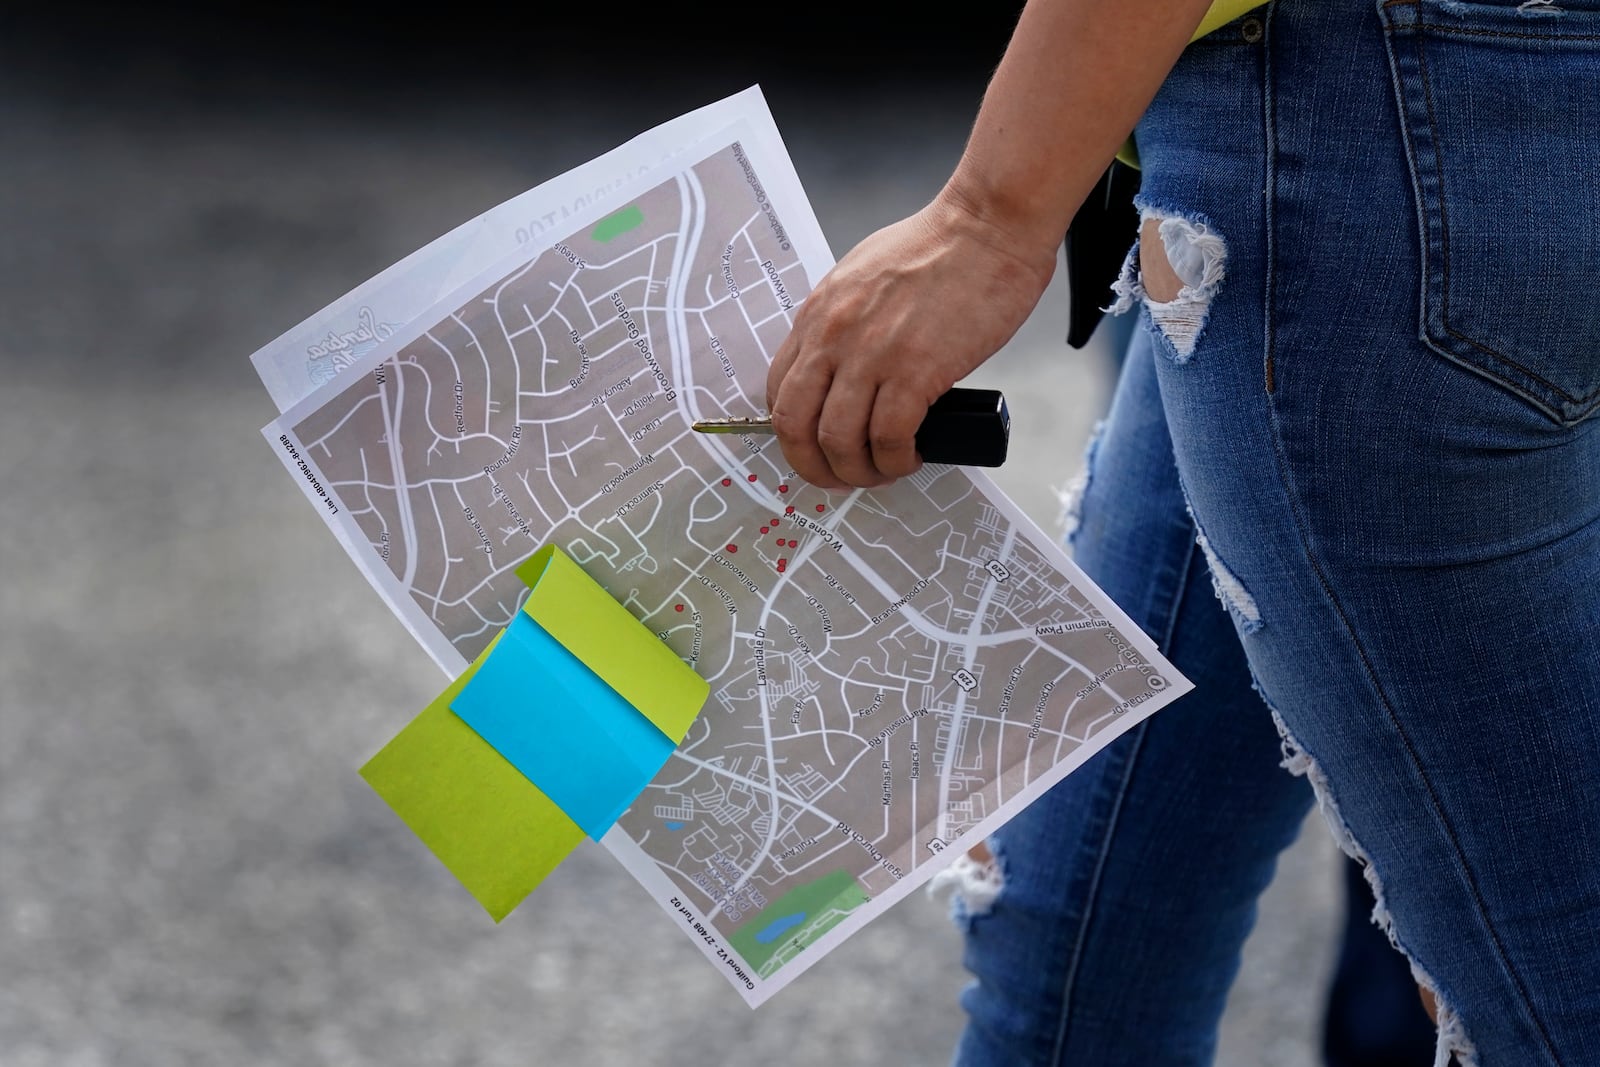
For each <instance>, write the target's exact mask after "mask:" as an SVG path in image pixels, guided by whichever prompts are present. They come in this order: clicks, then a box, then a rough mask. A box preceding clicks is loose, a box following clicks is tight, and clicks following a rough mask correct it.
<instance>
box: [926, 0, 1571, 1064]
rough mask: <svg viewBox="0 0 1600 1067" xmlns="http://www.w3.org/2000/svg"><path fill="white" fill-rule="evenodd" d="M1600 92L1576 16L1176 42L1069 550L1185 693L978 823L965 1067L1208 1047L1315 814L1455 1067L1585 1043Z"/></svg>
mask: <svg viewBox="0 0 1600 1067" xmlns="http://www.w3.org/2000/svg"><path fill="white" fill-rule="evenodd" d="M1597 115H1600V0H1575V2H1568V0H1553V2H1546V0H1531V2H1527V3H1521V4H1519V3H1518V2H1517V0H1506V2H1496V3H1470V2H1461V0H1387V2H1382V3H1379V4H1376V5H1375V4H1374V3H1373V2H1372V0H1276V2H1274V3H1272V4H1271V5H1269V6H1268V7H1265V8H1262V9H1259V10H1258V11H1257V12H1256V13H1254V14H1253V15H1252V16H1249V17H1247V18H1246V19H1245V20H1242V21H1241V22H1238V23H1235V24H1234V25H1232V26H1229V27H1225V28H1223V29H1222V30H1220V31H1218V33H1217V34H1215V35H1213V36H1212V37H1210V38H1208V39H1206V40H1205V41H1202V42H1200V43H1198V44H1196V45H1194V46H1191V48H1190V49H1189V50H1188V51H1187V52H1186V53H1185V55H1184V57H1183V58H1182V60H1181V61H1180V62H1179V64H1178V67H1177V68H1176V69H1175V70H1174V72H1173V74H1172V76H1171V77H1170V78H1169V79H1168V81H1167V84H1166V85H1165V86H1164V87H1163V89H1162V91H1161V93H1160V94H1159V96H1158V97H1157V99H1156V101H1155V103H1154V104H1153V105H1152V106H1151V108H1150V110H1149V112H1148V113H1147V114H1146V116H1145V118H1144V119H1143V120H1142V122H1141V124H1140V126H1139V129H1138V131H1137V137H1138V143H1139V149H1140V156H1141V160H1142V163H1143V169H1144V185H1143V190H1142V192H1141V194H1140V197H1141V207H1142V209H1143V212H1144V215H1145V218H1146V219H1147V220H1148V222H1147V226H1146V229H1145V230H1144V232H1145V233H1146V234H1147V238H1148V239H1147V240H1146V242H1145V243H1146V244H1147V245H1149V244H1151V242H1152V240H1153V239H1154V237H1155V236H1156V235H1159V238H1160V246H1159V247H1158V248H1157V247H1147V248H1145V249H1143V250H1140V249H1136V250H1135V253H1134V254H1133V255H1132V256H1130V261H1129V265H1128V269H1127V271H1126V272H1125V274H1124V277H1123V279H1122V280H1121V282H1119V286H1118V289H1119V292H1120V293H1121V295H1122V301H1121V302H1122V303H1123V304H1125V305H1128V306H1137V307H1138V309H1139V314H1140V315H1141V318H1142V320H1143V328H1142V329H1140V330H1138V331H1136V334H1135V338H1134V341H1133V344H1132V348H1131V350H1130V352H1129V356H1128V360H1127V362H1126V365H1125V367H1124V371H1123V376H1122V378H1121V381H1120V383H1119V386H1118V391H1117V395H1116V398H1115V401H1114V404H1113V409H1112V412H1111V414H1110V417H1109V418H1108V420H1107V425H1106V428H1105V431H1104V434H1103V436H1102V437H1101V438H1100V439H1099V442H1098V445H1097V446H1096V447H1095V448H1094V449H1093V450H1092V459H1091V465H1090V481H1089V484H1088V487H1087V490H1086V492H1085V493H1084V497H1083V500H1082V507H1081V514H1080V517H1079V527H1078V531H1077V534H1076V537H1075V544H1076V551H1077V555H1078V559H1079V562H1080V563H1081V564H1082V565H1083V566H1084V568H1085V569H1086V570H1087V571H1088V572H1089V573H1090V575H1091V576H1093V577H1094V578H1095V579H1096V580H1097V581H1098V582H1100V583H1101V584H1102V585H1103V586H1104V587H1105V589H1106V590H1107V592H1108V593H1110V594H1111V596H1112V597H1113V598H1114V599H1116V600H1117V601H1118V603H1120V604H1121V605H1122V606H1123V607H1124V608H1125V609H1126V610H1127V611H1128V612H1129V614H1130V615H1131V616H1132V617H1133V618H1134V619H1135V620H1137V621H1138V622H1139V623H1140V624H1141V625H1142V626H1144V627H1145V629H1146V630H1147V631H1148V632H1149V633H1150V634H1151V636H1152V637H1153V638H1154V639H1156V640H1157V641H1158V642H1159V643H1160V644H1161V645H1162V647H1163V648H1164V649H1165V650H1166V652H1167V654H1168V655H1169V656H1170V657H1171V658H1172V659H1173V660H1174V661H1175V663H1176V664H1177V665H1178V667H1179V668H1180V669H1182V670H1183V671H1184V672H1185V673H1186V674H1188V675H1189V676H1190V677H1191V678H1192V679H1194V680H1195V682H1196V684H1197V689H1196V692H1195V693H1193V694H1192V695H1190V696H1189V697H1186V698H1185V699H1184V700H1182V701H1180V702H1179V703H1177V704H1175V705H1174V706H1173V707H1171V708H1168V709H1166V710H1164V711H1162V712H1161V713H1159V714H1158V715H1156V716H1155V717H1154V718H1152V719H1151V720H1150V721H1149V722H1147V723H1145V724H1143V725H1141V726H1140V727H1138V728H1136V729H1135V730H1134V731H1132V732H1131V733H1130V734H1129V735H1128V736H1126V737H1124V738H1123V739H1121V740H1120V741H1119V742H1117V743H1116V744H1115V745H1112V746H1110V747H1109V748H1108V749H1107V750H1106V751H1104V752H1103V753H1102V754H1101V755H1099V756H1097V757H1096V758H1095V759H1094V760H1093V761H1091V763H1090V764H1088V765H1087V766H1085V767H1084V768H1083V769H1082V770H1081V771H1079V772H1078V773H1076V774H1074V775H1073V776H1071V777H1070V778H1068V779H1067V780H1066V781H1065V782H1063V783H1062V784H1061V785H1060V786H1059V787H1058V788H1057V789H1055V790H1054V791H1052V792H1051V793H1050V794H1048V795H1047V796H1046V797H1045V798H1043V799H1042V800H1040V801H1039V802H1038V803H1036V804H1034V805H1033V806H1032V807H1031V808H1030V809H1029V810H1028V811H1026V812H1025V813H1024V814H1022V815H1021V816H1020V817H1018V818H1017V819H1015V820H1013V821H1012V822H1011V823H1010V824H1008V825H1007V826H1006V827H1005V828H1004V830H1003V831H1002V832H1001V833H1000V834H998V835H997V836H996V838H995V839H994V841H993V843H992V844H993V849H994V851H995V853H996V855H997V857H998V863H999V866H1000V875H1001V880H1002V888H1001V889H1000V891H999V893H998V895H997V896H995V897H994V899H993V901H992V903H987V902H986V906H984V907H982V908H979V907H971V908H969V909H967V910H966V912H965V913H964V914H963V915H962V922H963V925H964V927H965V929H966V931H967V962H968V966H969V968H970V969H971V970H972V972H973V973H974V975H975V976H976V978H977V981H976V983H975V984H974V985H973V986H972V987H971V988H970V989H969V990H968V991H967V993H966V994H965V996H964V1004H965V1006H966V1008H967V1010H968V1012H969V1015H970V1022H969V1026H968V1029H967V1032H966V1034H965V1035H964V1037H963V1040H962V1044H961V1047H960V1050H959V1051H958V1054H957V1058H958V1061H959V1062H960V1063H963V1064H968V1065H984V1067H986V1065H991V1064H1006V1065H1025V1064H1083V1065H1089V1067H1115V1065H1120V1064H1130V1065H1131V1064H1139V1065H1148V1064H1161V1065H1163V1067H1173V1065H1181V1064H1204V1063H1209V1062H1210V1061H1211V1058H1212V1056H1213V1054H1214V1049H1215V1040H1216V1026H1217V1022H1218V1019H1219V1018H1220V1016H1221V1013H1222V1008H1223V1004H1224V1000H1225V997H1226V993H1227V989H1228V986H1229V983H1230V982H1231V980H1232V978H1233V975H1234V973H1235V971H1236V969H1237V966H1238V961H1239V952H1240V946H1241V944H1242V942H1243V940H1244V938H1245V936H1246V934H1247V933H1248V931H1249V929H1250V926H1251V924H1252V922H1253V919H1254V909H1255V900H1256V898H1257V896H1258V895H1259V893H1260V892H1261V890H1262V889H1263V888H1264V887H1265V886H1266V884H1267V883H1268V881H1269V880H1270V879H1271V876H1272V872H1273V868H1274V864H1275V862H1276V856H1277V854H1278V853H1279V852H1280V851H1281V850H1282V849H1283V848H1284V847H1285V846H1286V845H1287V844H1288V843H1289V842H1290V841H1291V840H1292V839H1293V837H1294V835H1295V831H1296V829H1297V827H1298V825H1299V823H1300V821H1301V819H1302V816H1303V815H1304V813H1305V812H1306V811H1307V810H1308V808H1309V806H1310V805H1311V804H1313V803H1317V804H1319V805H1320V807H1321V809H1322V811H1323V814H1324V815H1326V816H1327V819H1328V822H1329V825H1330V827H1331V828H1332V829H1333V831H1334V834H1335V837H1336V838H1337V839H1338V841H1339V843H1340V845H1341V846H1342V847H1344V848H1345V850H1346V851H1348V852H1350V853H1351V854H1352V855H1354V856H1356V857H1357V858H1358V859H1360V860H1361V861H1362V862H1364V863H1365V864H1367V875H1368V879H1369V881H1371V882H1372V884H1373V886H1374V888H1375V890H1376V893H1377V900H1378V907H1377V909H1376V910H1375V912H1374V919H1375V921H1377V922H1379V924H1380V925H1381V926H1382V927H1383V928H1384V929H1385V930H1386V931H1387V932H1388V933H1389V934H1390V936H1391V938H1392V939H1393V940H1394V941H1395V943H1396V945H1397V946H1398V947H1399V948H1400V949H1401V951H1403V952H1404V953H1405V954H1406V956H1407V957H1408V958H1409V959H1410V960H1411V963H1412V968H1413V974H1414V975H1415V976H1416V978H1417V980H1418V982H1419V983H1420V984H1422V985H1424V986H1426V987H1428V988H1430V989H1431V990H1433V991H1434V992H1435V994H1436V996H1437V998H1438V1001H1439V1005H1440V1012H1441V1020H1440V1023H1441V1025H1440V1047H1439V1054H1438V1055H1439V1060H1438V1062H1439V1063H1441V1064H1442V1063H1445V1062H1447V1061H1448V1060H1449V1059H1450V1057H1451V1056H1454V1058H1455V1060H1456V1061H1457V1062H1459V1063H1460V1064H1462V1065H1464V1067H1466V1065H1471V1064H1483V1065H1487V1067H1502V1065H1503V1067H1528V1065H1556V1064H1560V1065H1564V1067H1575V1065H1583V1064H1600V774H1597V773H1596V770H1595V758H1596V753H1600V418H1595V417H1594V414H1595V412H1596V409H1597V407H1600V300H1596V299H1595V297H1594V295H1593V294H1594V290H1595V289H1596V288H1597V279H1600V137H1597V136H1596V130H1597ZM1153 254H1161V255H1164V256H1165V257H1166V259H1167V262H1168V264H1170V266H1171V267H1172V268H1173V270H1174V271H1175V272H1176V274H1177V275H1178V277H1179V279H1180V280H1181V282H1182V283H1183V284H1182V288H1181V289H1180V290H1179V291H1178V293H1177V295H1176V296H1174V297H1172V298H1171V299H1166V300H1157V299H1155V298H1153V297H1151V296H1150V295H1149V294H1147V293H1145V292H1144V288H1143V282H1142V275H1141V272H1140V270H1139V264H1140V263H1141V261H1142V262H1145V263H1148V262H1149V261H1150V258H1149V257H1150V256H1151V255H1153ZM1280 762H1281V763H1282V765H1283V766H1286V767H1287V768H1288V769H1290V770H1291V771H1295V772H1298V773H1299V775H1300V777H1293V776H1291V775H1288V774H1285V773H1284V772H1283V771H1282V770H1280V769H1279V764H1280ZM1308 780H1309V782H1310V786H1311V788H1307V781H1308ZM958 910H959V909H958ZM1318 977H1320V976H1308V988H1307V991H1306V995H1307V996H1308V997H1318V996H1319V995H1320V990H1318V989H1316V988H1314V987H1313V985H1312V984H1311V983H1312V982H1314V981H1315V979H1316V978H1318Z"/></svg>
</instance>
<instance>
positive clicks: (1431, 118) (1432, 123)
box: [1414, 25, 1600, 409]
mask: <svg viewBox="0 0 1600 1067" xmlns="http://www.w3.org/2000/svg"><path fill="white" fill-rule="evenodd" d="M1418 28H1419V29H1420V28H1421V27H1420V25H1419V27H1418ZM1503 36H1512V35H1510V34H1505V35H1503ZM1529 36H1532V35H1529ZM1415 37H1416V44H1415V46H1414V47H1415V48H1416V50H1417V72H1418V73H1419V74H1421V75H1422V89H1423V99H1424V100H1426V101H1427V104H1428V134H1429V136H1430V137H1432V138H1433V140H1434V146H1433V169H1434V174H1435V176H1436V178H1437V180H1438V183H1439V272H1440V274H1441V275H1442V277H1443V281H1444V285H1443V288H1442V290H1441V291H1440V294H1439V305H1440V306H1439V311H1440V316H1439V321H1440V324H1441V325H1443V326H1444V329H1445V332H1446V333H1448V334H1449V335H1450V336H1451V337H1454V338H1456V339H1457V340H1459V341H1463V342H1465V343H1466V344H1469V345H1471V346H1472V347H1473V348H1476V349H1478V350H1479V351H1480V352H1483V353H1484V354H1485V355H1488V356H1492V357H1494V358H1495V359H1498V360H1500V361H1501V362H1503V363H1505V364H1507V365H1509V366H1511V367H1514V368H1516V369H1517V370H1519V371H1521V372H1522V373H1523V374H1526V375H1527V376H1528V377H1530V378H1532V379H1533V380H1534V381H1536V382H1538V383H1539V384H1540V385H1543V386H1544V387H1546V388H1547V389H1549V390H1550V391H1551V392H1553V393H1555V394H1556V395H1557V396H1559V397H1561V398H1562V399H1563V400H1566V401H1569V402H1571V403H1579V404H1581V403H1583V402H1584V401H1586V400H1590V399H1591V398H1590V397H1584V396H1574V395H1572V394H1571V393H1569V392H1567V391H1566V390H1565V389H1563V388H1561V387H1560V386H1559V385H1556V384H1555V383H1554V382H1551V381H1547V380H1546V379H1545V378H1544V377H1543V376H1542V375H1540V374H1538V373H1536V372H1535V371H1533V370H1532V369H1530V368H1528V367H1524V366H1523V365H1522V364H1521V363H1519V362H1517V361H1516V360H1515V359H1513V358H1512V357H1511V356H1509V355H1507V354H1506V353H1504V352H1501V351H1499V350H1498V349H1495V348H1492V347H1490V346H1489V345H1486V344H1483V343H1481V342H1479V341H1474V340H1473V339H1472V338H1470V337H1468V336H1466V335H1465V334H1463V333H1462V332H1461V331H1460V330H1457V329H1456V328H1455V327H1453V326H1451V325H1450V215H1449V208H1448V204H1449V201H1450V197H1449V195H1448V194H1447V193H1446V190H1445V175H1444V152H1443V148H1444V145H1443V143H1442V139H1441V137H1440V131H1441V130H1442V127H1441V126H1440V124H1439V117H1438V113H1437V112H1436V111H1435V110H1434V104H1433V78H1432V76H1431V75H1429V73H1428V52H1427V49H1426V48H1424V47H1423V43H1424V41H1425V40H1426V35H1424V34H1421V33H1418V34H1416V35H1415ZM1596 403H1600V400H1596ZM1592 407H1593V405H1591V409H1592Z"/></svg>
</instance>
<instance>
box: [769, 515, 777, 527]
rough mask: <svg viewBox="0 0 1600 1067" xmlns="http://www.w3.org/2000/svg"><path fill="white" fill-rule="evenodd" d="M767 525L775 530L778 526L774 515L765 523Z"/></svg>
mask: <svg viewBox="0 0 1600 1067" xmlns="http://www.w3.org/2000/svg"><path fill="white" fill-rule="evenodd" d="M767 525H768V526H770V527H772V528H773V529H774V530H776V529H777V528H778V520H777V518H776V517H774V518H773V520H772V521H771V522H769V523H767Z"/></svg>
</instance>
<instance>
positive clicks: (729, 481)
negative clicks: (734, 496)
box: [722, 478, 733, 485]
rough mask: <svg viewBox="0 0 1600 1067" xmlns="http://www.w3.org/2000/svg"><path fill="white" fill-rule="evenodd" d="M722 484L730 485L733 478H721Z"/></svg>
mask: <svg viewBox="0 0 1600 1067" xmlns="http://www.w3.org/2000/svg"><path fill="white" fill-rule="evenodd" d="M722 484H723V485H732V484H733V479H732V478H724V479H722Z"/></svg>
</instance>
